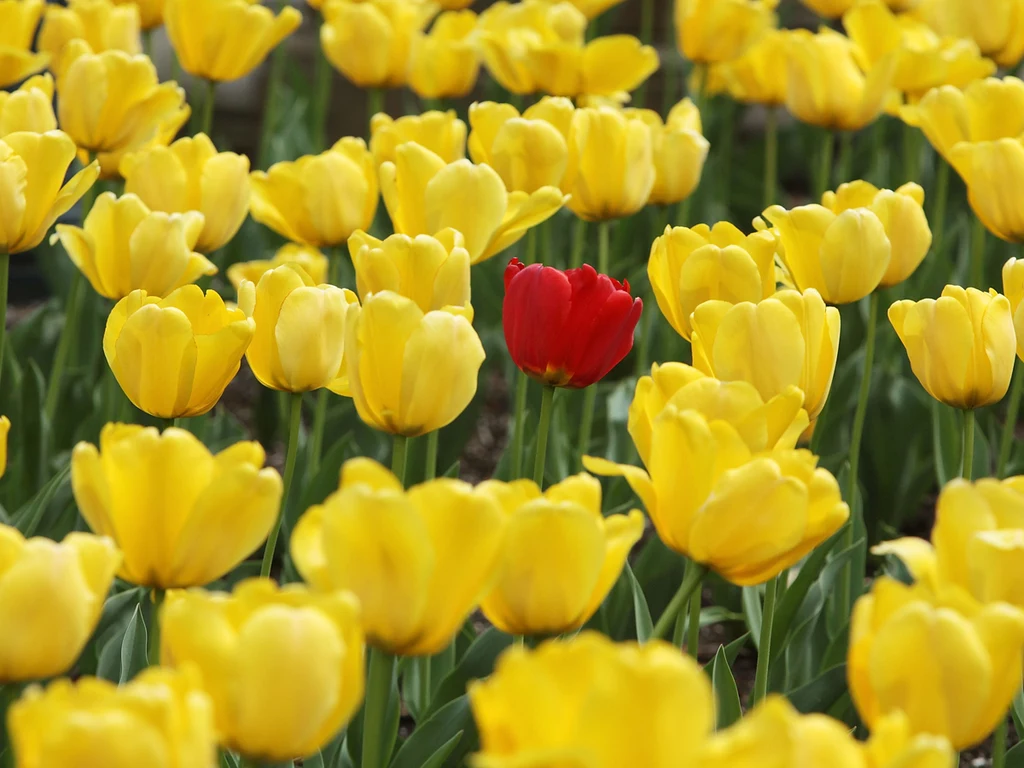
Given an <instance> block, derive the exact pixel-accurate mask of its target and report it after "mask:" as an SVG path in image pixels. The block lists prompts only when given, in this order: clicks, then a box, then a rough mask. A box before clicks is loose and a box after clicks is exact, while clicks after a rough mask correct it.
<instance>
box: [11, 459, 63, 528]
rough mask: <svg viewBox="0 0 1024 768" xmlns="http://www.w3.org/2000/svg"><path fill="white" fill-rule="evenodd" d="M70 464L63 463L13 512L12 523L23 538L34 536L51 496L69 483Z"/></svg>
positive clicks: (51, 498) (51, 499)
mask: <svg viewBox="0 0 1024 768" xmlns="http://www.w3.org/2000/svg"><path fill="white" fill-rule="evenodd" d="M70 480H71V464H70V463H69V464H65V465H64V467H63V468H62V469H61V470H60V472H58V473H57V474H56V475H54V476H53V477H51V478H50V480H49V482H47V483H46V485H44V486H43V487H42V488H41V489H40V490H39V493H37V494H36V495H35V496H33V497H32V499H31V501H29V502H28V503H27V504H25V505H24V506H23V507H22V508H21V509H19V510H18V511H17V512H15V513H14V524H15V526H16V527H17V528H18V530H20V531H21V533H22V535H24V536H25V538H31V537H32V536H35V535H36V533H38V531H39V526H40V523H41V522H42V520H43V516H44V515H45V514H46V511H47V509H48V508H49V506H50V502H52V501H53V497H54V496H56V495H57V492H58V491H60V490H61V488H63V487H64V486H65V485H70Z"/></svg>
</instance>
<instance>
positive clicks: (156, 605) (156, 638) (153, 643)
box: [148, 588, 164, 667]
mask: <svg viewBox="0 0 1024 768" xmlns="http://www.w3.org/2000/svg"><path fill="white" fill-rule="evenodd" d="M149 599H150V600H151V601H152V604H153V613H152V614H151V615H150V621H149V648H148V652H149V658H148V661H149V666H151V667H158V666H160V607H161V606H162V605H163V604H164V591H163V590H162V589H157V588H154V589H153V590H152V591H151V592H150V593H149Z"/></svg>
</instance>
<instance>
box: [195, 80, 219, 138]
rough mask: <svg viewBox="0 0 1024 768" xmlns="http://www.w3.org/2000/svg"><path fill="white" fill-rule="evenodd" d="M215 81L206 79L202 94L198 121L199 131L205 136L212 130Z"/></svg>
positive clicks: (215, 98)
mask: <svg viewBox="0 0 1024 768" xmlns="http://www.w3.org/2000/svg"><path fill="white" fill-rule="evenodd" d="M216 91H217V83H216V81H214V80H207V81H206V94H205V95H204V96H203V112H202V115H201V117H202V120H201V121H200V123H199V132H200V133H205V134H206V135H207V136H209V135H210V132H211V131H212V130H213V105H214V104H215V103H216V101H217V97H216Z"/></svg>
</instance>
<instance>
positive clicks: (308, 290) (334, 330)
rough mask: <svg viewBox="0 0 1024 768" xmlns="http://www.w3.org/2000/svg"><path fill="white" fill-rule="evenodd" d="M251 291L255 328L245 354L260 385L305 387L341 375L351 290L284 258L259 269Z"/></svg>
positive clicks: (352, 308) (352, 306)
mask: <svg viewBox="0 0 1024 768" xmlns="http://www.w3.org/2000/svg"><path fill="white" fill-rule="evenodd" d="M242 290H243V291H245V287H244V285H243V289H242ZM255 294H256V306H255V309H254V310H253V313H252V318H253V320H254V321H255V322H256V332H255V334H254V335H253V337H252V344H250V345H249V348H248V349H247V350H246V353H245V359H246V360H248V361H249V367H250V368H252V372H253V374H255V376H256V378H257V379H259V382H260V383H261V384H262V385H263V386H265V387H269V388H270V389H277V390H280V391H284V392H309V391H310V390H313V389H320V388H321V387H326V386H328V385H330V384H332V383H333V382H334V381H335V379H337V378H338V377H339V376H342V375H343V374H344V370H343V369H342V355H343V353H344V351H345V344H346V328H347V327H348V325H349V324H350V323H352V322H354V318H355V317H356V314H355V313H356V312H357V311H358V302H359V300H358V298H356V295H355V294H354V293H352V291H350V290H348V289H347V288H345V289H342V288H338V287H336V286H333V285H327V284H321V285H315V284H314V283H313V280H312V279H311V278H310V277H309V275H308V274H306V272H305V271H304V270H303V269H302V268H301V267H296V266H295V265H294V264H291V263H288V264H283V265H282V266H280V267H275V268H274V269H271V270H269V271H267V272H265V273H264V274H263V276H262V277H260V281H259V283H258V284H257V285H256V291H255Z"/></svg>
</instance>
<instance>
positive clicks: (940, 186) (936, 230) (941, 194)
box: [928, 155, 949, 253]
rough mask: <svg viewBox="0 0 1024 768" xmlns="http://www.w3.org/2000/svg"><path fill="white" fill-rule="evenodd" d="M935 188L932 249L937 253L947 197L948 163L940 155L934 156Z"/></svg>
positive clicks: (944, 220)
mask: <svg viewBox="0 0 1024 768" xmlns="http://www.w3.org/2000/svg"><path fill="white" fill-rule="evenodd" d="M935 163H936V168H935V189H934V190H933V191H932V213H931V216H929V217H928V223H929V224H931V227H932V251H933V252H934V253H938V251H939V246H940V245H942V236H943V234H944V233H945V228H946V201H947V200H948V199H949V163H947V162H946V161H945V159H944V158H943V157H942V156H941V155H936V157H935Z"/></svg>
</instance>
